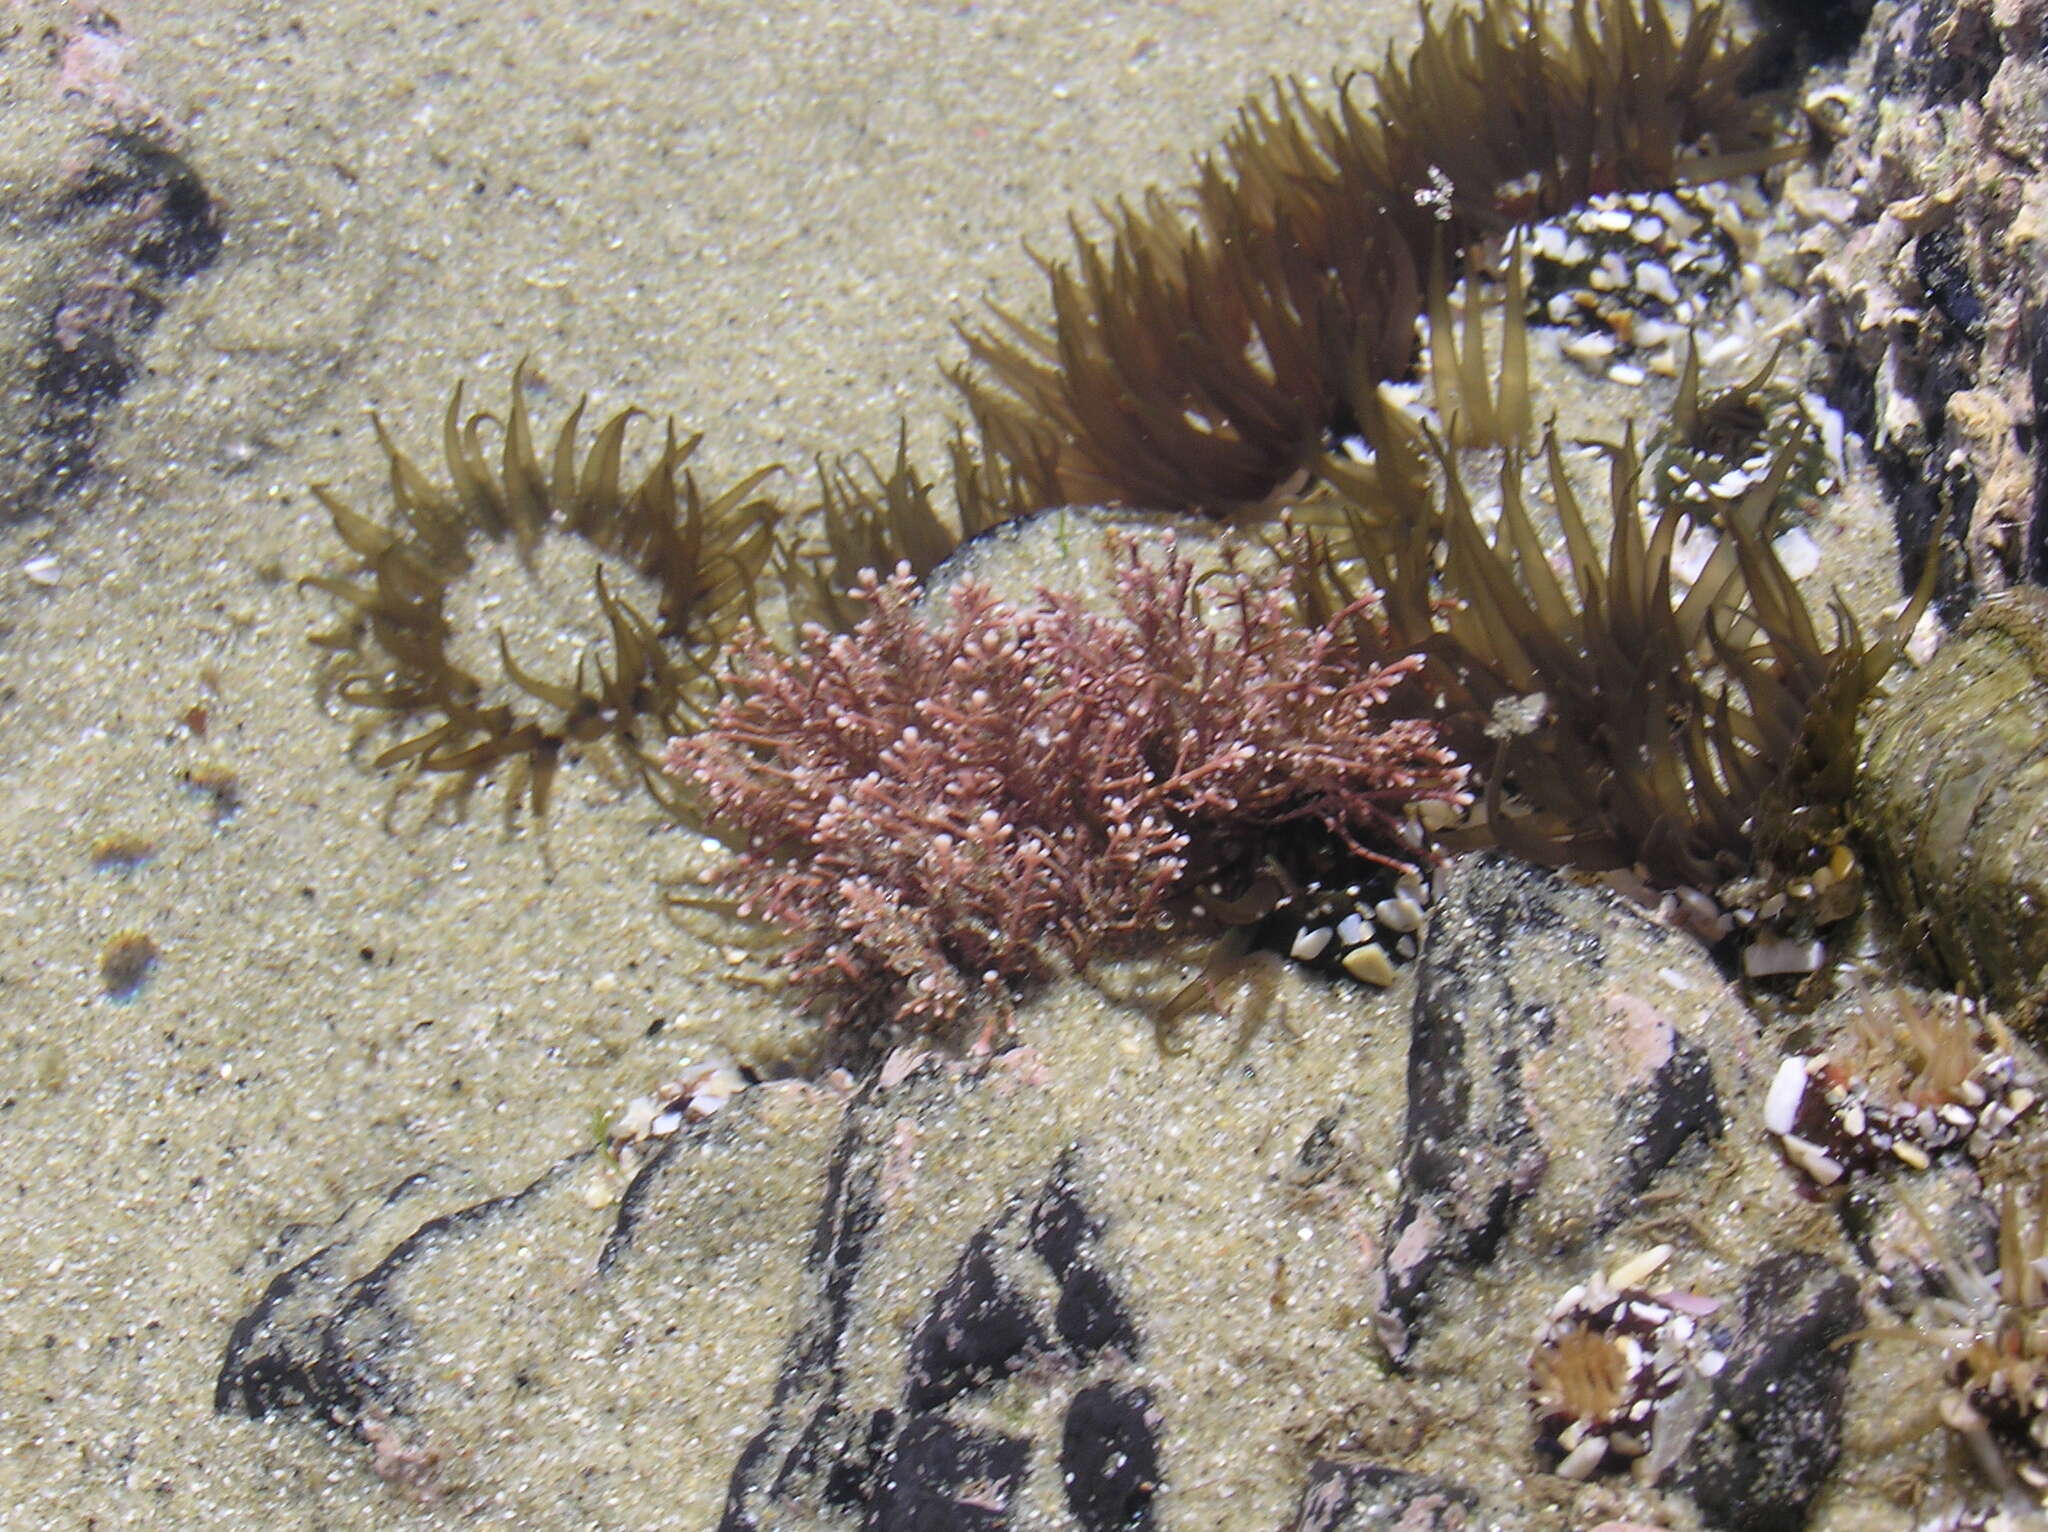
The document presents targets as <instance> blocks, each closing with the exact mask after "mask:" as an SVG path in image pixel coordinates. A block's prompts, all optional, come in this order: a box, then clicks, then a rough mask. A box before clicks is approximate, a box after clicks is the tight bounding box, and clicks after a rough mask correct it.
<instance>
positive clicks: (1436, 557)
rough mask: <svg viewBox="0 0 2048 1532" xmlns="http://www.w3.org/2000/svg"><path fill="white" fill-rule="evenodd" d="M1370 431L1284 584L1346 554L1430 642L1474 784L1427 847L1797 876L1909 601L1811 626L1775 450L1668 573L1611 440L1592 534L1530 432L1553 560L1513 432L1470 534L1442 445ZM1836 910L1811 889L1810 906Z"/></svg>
mask: <svg viewBox="0 0 2048 1532" xmlns="http://www.w3.org/2000/svg"><path fill="white" fill-rule="evenodd" d="M1371 430H1372V432H1373V433H1374V434H1375V435H1376V436H1377V437H1378V439H1379V441H1380V442H1381V443H1382V446H1381V450H1380V451H1379V452H1378V453H1377V455H1376V459H1375V462H1374V464H1373V466H1372V471H1371V473H1370V474H1369V475H1359V474H1351V473H1347V472H1346V471H1345V470H1343V469H1342V468H1341V467H1339V468H1337V469H1336V470H1335V471H1334V472H1333V473H1332V474H1331V476H1330V477H1331V479H1332V481H1333V482H1335V483H1341V484H1342V485H1343V487H1344V490H1345V493H1344V494H1343V495H1340V496H1339V497H1338V499H1337V502H1336V506H1335V509H1334V510H1333V509H1332V506H1331V505H1330V504H1329V503H1327V502H1326V503H1325V504H1323V505H1322V506H1320V507H1319V508H1318V513H1317V514H1318V519H1319V522H1320V524H1321V526H1322V527H1323V529H1324V530H1323V532H1322V534H1321V536H1320V537H1319V538H1318V539H1316V540H1314V541H1312V542H1311V543H1310V544H1308V549H1309V556H1310V558H1311V560H1312V563H1313V567H1312V568H1310V569H1308V570H1306V571H1305V574H1306V575H1307V576H1308V579H1307V582H1306V583H1307V584H1308V586H1309V588H1311V589H1312V590H1313V589H1319V590H1320V595H1319V597H1318V598H1317V599H1316V601H1315V602H1314V603H1313V606H1314V608H1315V609H1316V610H1319V611H1324V612H1327V611H1332V610H1335V609H1337V608H1340V607H1343V606H1346V605H1348V604H1350V603H1351V602H1352V601H1353V600H1355V598H1356V594H1357V591H1358V589H1359V582H1358V580H1357V579H1356V578H1355V577H1354V576H1353V575H1351V574H1350V573H1349V572H1348V571H1349V570H1351V569H1360V568H1362V569H1363V571H1364V572H1365V575H1364V578H1365V580H1366V581H1367V582H1369V583H1370V585H1372V586H1374V587H1377V588H1378V589H1380V590H1381V591H1383V592H1384V593H1385V595H1384V605H1385V610H1386V613H1387V621H1388V626H1389V629H1390V632H1391V633H1392V635H1393V638H1394V641H1395V642H1396V643H1397V644H1399V645H1402V646H1405V647H1408V648H1412V649H1415V650H1417V651H1419V652H1421V653H1424V654H1426V655H1428V656H1429V657H1430V659H1431V662H1432V663H1431V668H1430V670H1429V672H1428V677H1427V684H1429V685H1430V686H1431V687H1432V688H1433V689H1434V690H1436V691H1437V692H1438V693H1439V695H1441V696H1442V697H1443V698H1444V702H1445V715H1444V722H1445V727H1446V729H1447V731H1448V732H1449V734H1450V737H1452V738H1453V739H1455V740H1457V741H1458V743H1459V745H1460V748H1462V749H1465V750H1467V751H1468V752H1470V755H1471V759H1473V761H1474V763H1475V765H1477V766H1479V767H1480V770H1481V775H1482V776H1483V779H1484V782H1485V792H1486V808H1485V816H1484V820H1483V823H1475V824H1474V825H1473V826H1471V827H1468V828H1467V829H1465V830H1463V831H1460V832H1454V833H1452V834H1451V835H1449V836H1447V837H1446V844H1448V845H1452V846H1457V845H1465V844H1471V845H1479V844H1496V845H1499V846H1501V847H1503V848H1505V849H1507V850H1510V851H1513V852H1515V853H1516V854H1518V855H1521V856H1524V857H1526V858H1528V859H1529V860H1531V861H1536V862H1541V863H1544V864H1546V865H1552V866H1560V865H1571V866H1575V867H1579V868H1583V869H1586V870H1589V871H1603V870H1612V869H1630V868H1633V869H1639V870H1640V872H1641V874H1642V876H1644V877H1645V878H1646V879H1647V880H1648V881H1649V882H1650V883H1651V884H1653V885H1654V886H1656V887H1659V888H1664V889H1675V888H1691V889H1698V890H1704V891H1715V890H1720V889H1722V888H1724V887H1726V886H1727V885H1730V884H1732V883H1735V882H1737V881H1738V880H1741V879H1745V878H1750V877H1752V876H1753V875H1754V874H1755V873H1756V872H1757V871H1758V869H1759V868H1765V869H1767V870H1768V872H1769V874H1770V876H1769V877H1768V878H1767V879H1766V882H1767V883H1768V885H1769V887H1770V888H1771V889H1773V890H1776V891H1777V893H1778V894H1779V895H1782V893H1783V890H1784V889H1785V888H1786V887H1787V886H1789V885H1790V884H1792V883H1794V882H1797V881H1799V880H1800V879H1802V878H1804V879H1806V880H1807V886H1808V887H1809V888H1811V886H1812V881H1811V880H1812V878H1813V876H1814V875H1816V874H1818V873H1820V872H1821V871H1822V869H1826V868H1829V867H1830V866H1831V864H1832V863H1833V862H1834V861H1835V860H1836V852H1837V848H1839V847H1840V846H1841V844H1842V842H1843V839H1844V837H1845V834H1846V830H1845V827H1844V817H1845V814H1846V804H1847V800H1848V797H1849V793H1850V791H1851V789H1852V788H1853V785H1854V780H1855V770H1856V738H1857V735H1856V720H1857V715H1858V712H1859V710H1860V708H1861V706H1862V703H1863V702H1864V700H1865V699H1867V697H1868V696H1869V695H1870V693H1871V692H1872V691H1873V690H1874V689H1875V688H1876V686H1877V683H1878V681H1879V680H1880V679H1881V678H1882V676H1883V675H1884V673H1885V671H1886V670H1887V669H1889V668H1890V666H1891V664H1892V662H1893V660H1894V659H1895V658H1896V656H1897V654H1898V652H1899V647H1900V645H1901V644H1902V643H1903V640H1904V634H1905V633H1906V632H1908V631H1910V625H1911V623H1912V621H1913V620H1915V619H1916V618H1917V616H1918V606H1917V605H1915V606H1914V607H1912V608H1909V610H1908V612H1907V614H1906V615H1905V616H1904V617H1902V618H1901V619H1900V620H1899V621H1898V622H1895V623H1893V624H1891V625H1889V626H1888V627H1887V628H1886V629H1885V630H1884V631H1883V633H1881V634H1880V635H1879V636H1878V637H1877V638H1876V639H1874V640H1869V641H1866V640H1865V639H1864V637H1863V636H1862V633H1861V630H1860V629H1859V628H1858V626H1857V624H1856V622H1855V620H1854V618H1853V617H1852V616H1851V615H1850V614H1849V612H1848V611H1847V609H1846V608H1844V607H1841V606H1840V605H1839V604H1838V605H1837V608H1836V634H1835V637H1834V640H1833V642H1832V643H1830V642H1828V641H1826V640H1823V639H1822V637H1821V636H1820V633H1819V631H1818V629H1817V628H1816V626H1815V624H1814V620H1813V617H1812V614H1811V613H1810V612H1809V610H1808V608H1807V606H1806V602H1805V598H1804V597H1803V596H1802V595H1801V594H1800V592H1799V589H1798V587H1797V585H1796V584H1795V583H1794V582H1793V580H1792V578H1791V576H1790V575H1788V574H1787V573H1786V571H1785V569H1784V567H1783V565H1782V564H1781V563H1780V562H1779V559H1778V556H1777V553H1776V551H1775V549H1774V547H1773V545H1772V539H1771V532H1772V528H1773V525H1774V520H1775V517H1776V515H1777V514H1778V511H1777V507H1778V504H1779V501H1780V497H1781V493H1782V490H1783V487H1784V483H1785V480H1786V478H1787V476H1788V475H1789V473H1790V472H1791V469H1792V465H1793V460H1794V456H1795V453H1794V449H1791V448H1787V449H1786V450H1784V451H1782V452H1781V453H1780V454H1779V455H1778V457H1777V459H1775V460H1774V462H1773V464H1772V466H1771V469H1770V471H1769V472H1768V473H1767V474H1766V475H1765V476H1764V477H1763V479H1762V480H1761V481H1760V482H1758V483H1756V484H1754V485H1752V486H1751V487H1750V488H1749V489H1748V490H1747V491H1746V492H1745V493H1744V494H1743V495H1742V496H1741V497H1740V499H1738V500H1737V501H1735V502H1734V503H1732V504H1731V505H1729V506H1727V507H1726V508H1725V509H1724V513H1723V522H1724V532H1723V536H1722V539H1721V542H1720V544H1719V546H1718V548H1717V549H1716V550H1715V552H1714V553H1713V554H1712V556H1711V557H1710V558H1709V559H1708V560H1707V562H1706V565H1705V567H1704V568H1703V569H1701V570H1700V571H1699V573H1698V575H1697V577H1696V578H1695V579H1694V580H1693V582H1692V583H1691V585H1690V586H1689V587H1685V586H1681V585H1680V584H1679V583H1678V582H1677V580H1676V579H1675V577H1674V575H1673V570H1672V563H1673V560H1672V549H1673V546H1674V544H1675V542H1676V540H1677V537H1678V534H1679V530H1680V523H1681V521H1682V519H1683V517H1684V515H1685V512H1684V511H1683V510H1682V509H1681V508H1680V507H1679V506H1677V505H1669V506H1666V507H1664V508H1663V509H1662V510H1661V511H1658V512H1657V513H1656V515H1655V519H1654V521H1653V522H1652V523H1651V525H1650V526H1649V528H1648V529H1647V531H1646V530H1645V527H1644V522H1643V517H1642V510H1641V506H1642V503H1643V485H1642V463H1641V459H1640V456H1639V454H1638V453H1637V451H1636V448H1635V446H1634V443H1633V441H1632V440H1624V441H1623V442H1621V443H1619V444H1609V445H1606V446H1604V447H1601V448H1600V449H1599V450H1600V451H1602V452H1603V453H1604V454H1605V456H1606V459H1607V473H1606V475H1605V479H1606V495H1605V498H1606V502H1607V503H1606V505H1605V506H1604V508H1603V510H1604V516H1605V519H1606V520H1607V522H1608V525H1609V528H1610V531H1609V534H1608V537H1607V542H1606V547H1605V549H1604V551H1603V550H1602V549H1601V547H1600V544H1599V543H1598V541H1596V539H1595V536H1594V533H1593V531H1592V524H1591V523H1590V521H1589V517H1588V515H1587V513H1586V511H1585V509H1584V508H1583V506H1582V503H1581V498H1580V494H1579V491H1578V490H1576V489H1575V488H1574V486H1573V478H1572V475H1571V473H1570V472H1569V471H1568V469H1567V467H1566V464H1565V460H1564V453H1563V448H1562V446H1561V444H1560V443H1559V442H1558V441H1557V439H1556V437H1555V435H1554V434H1553V435H1551V436H1550V437H1549V439H1548V440H1547V441H1546V443H1545V445H1544V447H1543V449H1542V456H1543V458H1544V460H1545V463H1546V466H1547V469H1548V475H1547V477H1548V483H1549V491H1550V497H1551V499H1552V500H1553V502H1554V504H1555V507H1556V514H1557V520H1558V524H1559V527H1560V531H1561V534H1562V546H1561V549H1560V550H1559V556H1560V557H1561V560H1562V562H1563V564H1564V565H1565V572H1564V573H1563V574H1562V575H1560V574H1559V572H1558V570H1557V568H1556V567H1555V566H1554V565H1553V562H1552V560H1553V552H1552V549H1551V547H1550V546H1549V544H1548V543H1547V541H1546V539H1545V538H1544V537H1543V536H1542V535H1541V533H1540V532H1539V530H1538V527H1537V524H1536V522H1535V521H1534V519H1533V518H1532V515H1531V513H1530V511H1529V509H1528V506H1527V503H1526V494H1527V492H1526V490H1525V489H1524V485H1523V479H1524V472H1525V468H1526V466H1527V464H1526V461H1525V457H1524V454H1523V453H1522V452H1521V451H1520V449H1518V448H1515V447H1509V448H1507V449H1504V450H1503V452H1502V453H1501V461H1500V468H1499V473H1498V486H1499V495H1500V502H1501V503H1500V508H1499V513H1498V520H1497V522H1496V523H1495V526H1494V529H1493V531H1492V533H1491V534H1490V535H1489V533H1488V532H1487V530H1486V529H1485V528H1484V527H1482V525H1481V522H1480V519H1479V515H1478V513H1477V512H1476V510H1475V508H1474V504H1473V500H1472V497H1471V495H1470V493H1469V492H1468V491H1467V489H1466V487H1465V483H1464V479H1463V475H1462V473H1461V471H1460V468H1459V465H1458V462H1457V460H1456V459H1454V458H1453V456H1452V455H1451V454H1450V453H1449V451H1448V450H1447V449H1445V448H1444V447H1443V446H1442V445H1441V443H1439V442H1437V441H1436V440H1435V439H1434V437H1432V436H1430V435H1429V434H1428V433H1427V432H1426V431H1425V430H1424V429H1423V428H1420V427H1417V426H1415V425H1414V424H1413V423H1410V422H1406V421H1404V419H1403V418H1402V417H1401V416H1400V415H1399V414H1398V412H1396V411H1394V410H1392V409H1386V410H1382V411H1381V412H1380V413H1379V415H1378V416H1377V417H1375V419H1374V422H1373V424H1372V426H1371ZM1432 458H1433V459H1434V468H1433V469H1432V466H1431V459H1432ZM1354 495H1355V496H1361V497H1362V498H1357V499H1351V498H1348V497H1349V496H1354ZM1922 599H1923V600H1924V596H1923V598H1922ZM1489 740H1490V743H1489V742H1488V741H1489ZM1489 757H1490V765H1489V764H1487V762H1488V759H1489ZM1852 865H1853V864H1852ZM1829 876H1830V877H1832V876H1835V875H1834V874H1832V873H1831V874H1829ZM1744 897H1745V898H1746V899H1747V900H1749V901H1751V902H1761V901H1762V900H1764V899H1766V898H1768V897H1771V895H1770V894H1767V893H1763V892H1759V891H1757V890H1753V889H1752V890H1749V891H1746V893H1745V896H1744ZM1781 902H1782V900H1781ZM1848 907H1853V901H1851V902H1850V903H1849V905H1848ZM1845 912H1846V910H1845V909H1844V908H1843V902H1842V901H1831V903H1830V905H1829V914H1830V915H1831V916H1839V914H1841V913H1845ZM1772 913H1777V911H1776V910H1773V912H1772Z"/></svg>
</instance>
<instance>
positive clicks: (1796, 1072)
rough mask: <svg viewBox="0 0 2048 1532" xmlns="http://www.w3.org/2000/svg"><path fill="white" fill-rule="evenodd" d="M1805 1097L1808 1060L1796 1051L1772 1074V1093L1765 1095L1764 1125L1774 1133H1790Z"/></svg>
mask: <svg viewBox="0 0 2048 1532" xmlns="http://www.w3.org/2000/svg"><path fill="white" fill-rule="evenodd" d="M1805 1099H1806V1060H1805V1058H1804V1057H1803V1056H1801V1055H1799V1054H1796V1053H1795V1054H1794V1055H1793V1056H1792V1057H1791V1058H1789V1059H1787V1060H1785V1062H1784V1063H1782V1064H1780V1065H1779V1066H1778V1072H1777V1073H1776V1074H1775V1075H1773V1076H1771V1090H1770V1094H1769V1095H1767V1096H1765V1097H1764V1126H1765V1127H1767V1128H1769V1129H1770V1130H1771V1131H1772V1132H1773V1133H1790V1132H1791V1131H1792V1127H1793V1125H1794V1124H1795V1123H1797V1122H1798V1121H1799V1103H1800V1102H1802V1101H1804V1100H1805Z"/></svg>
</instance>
